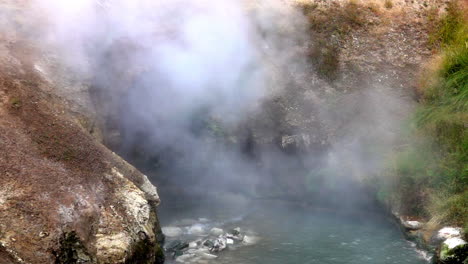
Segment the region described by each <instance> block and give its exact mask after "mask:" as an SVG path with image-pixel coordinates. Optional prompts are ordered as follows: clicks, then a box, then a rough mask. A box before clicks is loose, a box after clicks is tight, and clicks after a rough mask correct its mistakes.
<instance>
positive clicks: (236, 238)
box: [226, 230, 244, 242]
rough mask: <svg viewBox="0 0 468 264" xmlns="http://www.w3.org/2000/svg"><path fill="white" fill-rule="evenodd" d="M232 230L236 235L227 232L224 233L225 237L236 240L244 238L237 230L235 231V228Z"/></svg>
mask: <svg viewBox="0 0 468 264" xmlns="http://www.w3.org/2000/svg"><path fill="white" fill-rule="evenodd" d="M233 231H234V233H236V234H237V235H234V234H231V233H228V234H226V237H227V238H230V239H233V240H235V241H238V242H240V241H242V240H244V236H243V235H242V234H240V233H239V232H237V231H235V230H233Z"/></svg>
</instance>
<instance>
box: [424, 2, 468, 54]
mask: <svg viewBox="0 0 468 264" xmlns="http://www.w3.org/2000/svg"><path fill="white" fill-rule="evenodd" d="M428 18H429V22H432V23H430V24H432V28H431V29H430V34H429V44H430V45H431V46H433V47H438V46H442V47H447V46H451V45H453V44H454V43H463V44H465V43H464V42H465V41H466V38H467V36H468V35H467V34H468V31H467V25H466V21H465V18H464V17H463V10H462V9H461V8H460V6H459V4H458V1H457V0H452V1H451V2H449V4H448V6H447V12H446V13H445V15H444V16H442V17H441V18H437V14H436V13H435V12H434V10H432V12H430V13H429V17H428ZM431 20H432V21H431ZM464 40H465V41H464Z"/></svg>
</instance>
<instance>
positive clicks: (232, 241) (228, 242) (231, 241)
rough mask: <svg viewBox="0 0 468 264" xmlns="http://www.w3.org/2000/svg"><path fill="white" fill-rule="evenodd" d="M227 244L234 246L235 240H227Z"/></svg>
mask: <svg viewBox="0 0 468 264" xmlns="http://www.w3.org/2000/svg"><path fill="white" fill-rule="evenodd" d="M226 244H228V245H232V244H234V240H232V239H230V238H227V239H226Z"/></svg>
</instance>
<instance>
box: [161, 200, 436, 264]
mask: <svg viewBox="0 0 468 264" xmlns="http://www.w3.org/2000/svg"><path fill="white" fill-rule="evenodd" d="M159 214H160V216H161V222H162V225H163V226H167V225H174V223H178V222H179V223H180V221H181V220H183V219H193V221H197V219H199V218H208V219H209V220H210V222H209V223H208V224H207V226H206V229H207V230H209V229H210V228H212V227H215V226H216V227H222V228H224V229H225V230H229V229H231V228H234V227H240V228H241V229H242V230H243V232H248V233H251V234H255V235H257V236H258V237H259V238H260V240H259V241H258V242H257V243H256V244H253V245H248V246H242V247H239V248H236V249H228V250H225V251H223V252H221V253H220V254H219V257H218V258H217V259H216V260H212V261H210V262H209V263H223V264H224V263H225V264H233V263H236V264H239V263H240V264H258V263H268V264H289V263H291V264H293V263H301V264H302V263H303V264H308V263H320V264H366V263H368V264H390V263H401V264H423V263H427V260H425V259H424V258H422V256H421V254H420V253H418V252H417V251H416V250H415V248H414V245H412V244H411V243H410V242H408V241H406V240H405V239H404V237H403V235H402V233H401V231H400V230H399V229H398V227H397V226H396V224H395V223H393V222H392V221H391V220H390V219H389V218H388V216H385V215H384V214H383V213H381V214H379V213H376V212H372V213H371V212H356V211H353V210H347V211H346V212H343V211H340V210H333V209H330V208H318V207H307V206H301V205H298V204H296V203H287V202H280V201H264V200H249V199H245V198H242V197H235V196H231V197H215V198H211V199H207V198H206V199H205V198H203V199H202V198H198V199H197V198H192V199H187V200H186V197H185V198H182V197H179V198H174V197H172V199H170V200H169V201H168V200H165V202H164V203H163V205H162V206H161V208H160V213H159ZM185 239H187V240H190V239H196V237H190V236H187V237H185ZM169 240H170V238H169ZM168 262H169V263H171V261H170V260H169V261H168Z"/></svg>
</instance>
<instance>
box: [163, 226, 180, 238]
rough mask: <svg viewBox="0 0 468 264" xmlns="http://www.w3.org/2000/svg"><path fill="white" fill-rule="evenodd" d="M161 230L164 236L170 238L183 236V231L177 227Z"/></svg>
mask: <svg viewBox="0 0 468 264" xmlns="http://www.w3.org/2000/svg"><path fill="white" fill-rule="evenodd" d="M161 229H162V232H163V234H164V235H166V236H168V237H176V236H180V235H182V229H181V228H179V227H176V226H166V227H163V228H161Z"/></svg>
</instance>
